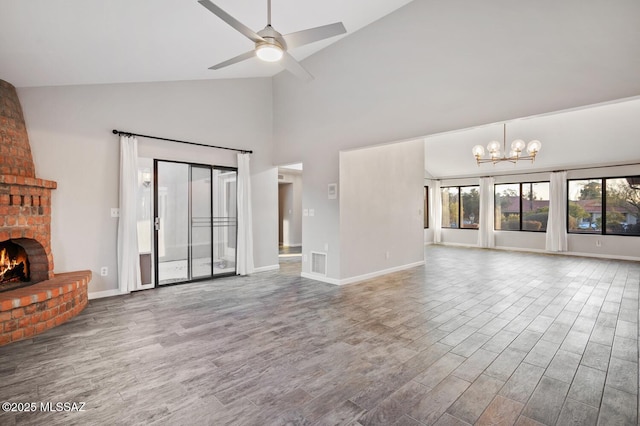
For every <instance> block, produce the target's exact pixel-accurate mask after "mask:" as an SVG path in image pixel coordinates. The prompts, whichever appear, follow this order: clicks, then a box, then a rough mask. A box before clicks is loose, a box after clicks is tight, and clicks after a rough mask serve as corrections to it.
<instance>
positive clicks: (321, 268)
mask: <svg viewBox="0 0 640 426" xmlns="http://www.w3.org/2000/svg"><path fill="white" fill-rule="evenodd" d="M311 272H312V273H314V274H318V275H324V276H326V275H327V254H326V253H319V252H314V251H312V252H311Z"/></svg>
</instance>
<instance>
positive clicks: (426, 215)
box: [422, 186, 429, 229]
mask: <svg viewBox="0 0 640 426" xmlns="http://www.w3.org/2000/svg"><path fill="white" fill-rule="evenodd" d="M422 208H423V213H424V229H427V228H428V227H429V187H428V186H425V187H424V206H422Z"/></svg>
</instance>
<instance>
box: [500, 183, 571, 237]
mask: <svg viewBox="0 0 640 426" xmlns="http://www.w3.org/2000/svg"><path fill="white" fill-rule="evenodd" d="M537 183H546V184H548V185H549V188H550V187H551V182H550V181H548V180H540V181H531V182H500V183H496V184H494V185H493V210H494V215H495V209H496V187H497V186H498V185H518V191H519V192H518V208H519V213H518V222H519V223H518V229H496V221H495V219H496V218H494V221H493V230H494V231H499V232H547V229H546V228H545V229H544V230H542V229H541V230H539V231H534V230H533V229H522V221H523V214H522V213H523V212H522V185H534V184H537ZM567 185H568V184H567ZM549 197H551V194H549ZM567 199H568V197H567ZM548 201H549V203H551V200H548ZM567 223H568V219H567ZM567 229H568V228H567Z"/></svg>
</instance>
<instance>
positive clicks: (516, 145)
mask: <svg viewBox="0 0 640 426" xmlns="http://www.w3.org/2000/svg"><path fill="white" fill-rule="evenodd" d="M502 126H503V127H502V129H503V133H502V149H503V152H504V154H502V153H501V152H500V142H498V141H491V142H489V143H488V144H487V151H489V157H488V158H483V157H484V155H485V150H484V147H483V146H482V145H476V146H474V147H473V148H472V149H471V153H472V154H473V156H474V157H475V158H476V162H477V163H478V166H480V164H483V163H493V164H496V163H500V162H505V161H506V162H509V163H514V164H515V163H517V162H518V161H520V160H531V162H532V163H533V162H534V161H535V159H536V155H537V154H538V152H539V151H540V149H541V148H542V144H541V143H540V141H539V140H532V141H530V142H529V143H528V144H525V142H524V141H523V140H522V139H516V140H514V141H513V142H511V151H510V152H509V155H508V156H507V124H506V123H505V124H503V125H502ZM525 147H526V149H527V151H526V152H527V154H526V155H523V152H524V150H525ZM501 155H502V156H501Z"/></svg>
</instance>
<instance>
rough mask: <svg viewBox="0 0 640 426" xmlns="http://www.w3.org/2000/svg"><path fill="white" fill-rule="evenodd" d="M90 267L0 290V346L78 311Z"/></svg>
mask: <svg viewBox="0 0 640 426" xmlns="http://www.w3.org/2000/svg"><path fill="white" fill-rule="evenodd" d="M89 281H91V271H79V272H68V273H64V274H56V276H55V277H54V278H52V279H50V280H47V281H43V282H41V283H38V284H34V285H32V286H29V287H24V288H19V289H16V290H11V291H7V292H4V293H0V346H2V345H6V344H7V343H11V342H15V341H16V340H22V339H27V338H30V337H33V336H34V335H36V334H39V333H42V332H43V331H46V330H48V329H50V328H53V327H55V326H58V325H60V324H62V323H64V322H66V321H67V320H69V319H71V318H73V317H75V316H76V315H78V314H79V313H80V312H81V311H82V310H83V309H84V308H85V306H86V305H87V285H88V284H89Z"/></svg>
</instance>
